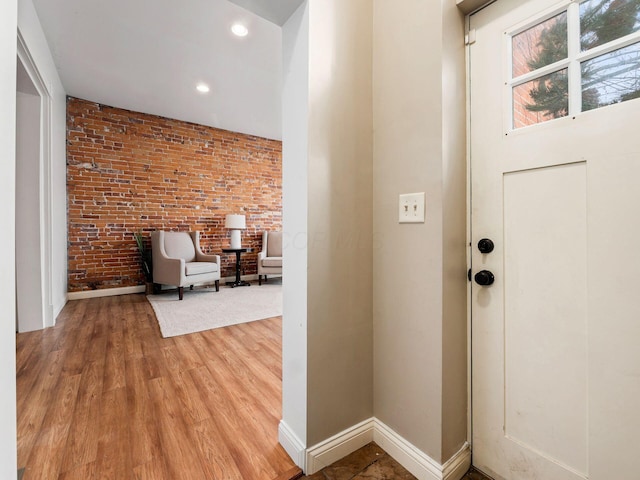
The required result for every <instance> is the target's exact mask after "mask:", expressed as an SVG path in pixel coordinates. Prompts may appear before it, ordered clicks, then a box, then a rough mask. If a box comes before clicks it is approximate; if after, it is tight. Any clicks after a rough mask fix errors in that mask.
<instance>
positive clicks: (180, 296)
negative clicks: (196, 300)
mask: <svg viewBox="0 0 640 480" xmlns="http://www.w3.org/2000/svg"><path fill="white" fill-rule="evenodd" d="M183 297H184V287H178V298H179V299H180V300H182V298H183Z"/></svg>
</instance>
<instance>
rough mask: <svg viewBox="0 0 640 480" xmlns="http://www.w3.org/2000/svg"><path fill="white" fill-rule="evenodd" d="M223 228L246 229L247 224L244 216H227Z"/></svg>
mask: <svg viewBox="0 0 640 480" xmlns="http://www.w3.org/2000/svg"><path fill="white" fill-rule="evenodd" d="M224 226H225V227H226V228H232V229H239V228H247V223H246V221H245V218H244V215H227V216H226V217H225V221H224Z"/></svg>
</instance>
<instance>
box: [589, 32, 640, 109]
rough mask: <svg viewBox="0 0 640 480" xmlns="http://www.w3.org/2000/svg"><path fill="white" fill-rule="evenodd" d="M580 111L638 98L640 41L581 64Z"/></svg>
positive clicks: (639, 91) (639, 92)
mask: <svg viewBox="0 0 640 480" xmlns="http://www.w3.org/2000/svg"><path fill="white" fill-rule="evenodd" d="M581 69H582V111H587V110H593V109H594V108H598V107H603V106H605V105H611V104H613V103H620V102H624V101H625V100H631V99H633V98H640V43H635V44H633V45H630V46H628V47H626V48H621V49H620V50H616V51H614V52H611V53H608V54H606V55H601V56H599V57H596V58H593V59H591V60H588V61H586V62H583V63H582V65H581Z"/></svg>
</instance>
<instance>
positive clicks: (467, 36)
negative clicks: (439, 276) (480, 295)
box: [464, 0, 498, 466]
mask: <svg viewBox="0 0 640 480" xmlns="http://www.w3.org/2000/svg"><path fill="white" fill-rule="evenodd" d="M497 1H498V0H481V1H480V2H479V5H478V7H477V8H474V9H473V10H472V11H470V12H469V13H467V14H466V15H465V17H464V55H465V59H464V61H465V77H466V78H465V99H466V102H465V103H466V109H467V111H466V122H465V124H466V139H465V142H466V168H467V179H466V180H467V201H466V207H467V215H466V217H467V218H466V221H467V238H466V246H467V249H466V250H467V252H466V256H467V269H468V271H469V272H471V271H472V269H473V264H472V250H473V245H472V244H471V239H472V231H471V212H472V208H471V207H472V205H471V202H472V200H473V195H472V191H471V180H472V179H471V56H470V47H471V45H472V44H473V43H474V42H475V38H474V35H473V34H472V33H471V32H470V28H469V26H470V24H471V16H472V15H474V14H475V13H477V12H479V11H480V10H482V9H484V8H485V7H488V6H489V5H491V4H492V3H495V2H497ZM472 283H473V282H472V280H471V276H469V281H468V282H467V405H468V407H467V442H468V443H469V445H470V446H471V465H472V466H473V389H472V386H473V385H472V384H473V361H472V359H473V357H472V353H473V352H472V338H473V331H472V330H473V322H472V320H473V308H472V303H473V302H472V292H471V288H472Z"/></svg>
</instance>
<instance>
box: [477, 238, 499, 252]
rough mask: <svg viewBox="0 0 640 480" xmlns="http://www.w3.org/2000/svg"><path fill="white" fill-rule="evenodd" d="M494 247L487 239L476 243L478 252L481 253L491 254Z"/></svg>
mask: <svg viewBox="0 0 640 480" xmlns="http://www.w3.org/2000/svg"><path fill="white" fill-rule="evenodd" d="M494 247H495V245H494V244H493V241H491V240H489V239H488V238H483V239H482V240H480V241H479V242H478V250H480V252H482V253H491V252H493V248H494Z"/></svg>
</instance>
